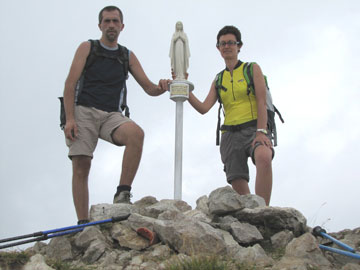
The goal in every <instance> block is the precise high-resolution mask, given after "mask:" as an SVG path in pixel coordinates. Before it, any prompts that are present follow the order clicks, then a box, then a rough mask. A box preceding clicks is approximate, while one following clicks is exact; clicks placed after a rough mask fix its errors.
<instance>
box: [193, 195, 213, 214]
mask: <svg viewBox="0 0 360 270" xmlns="http://www.w3.org/2000/svg"><path fill="white" fill-rule="evenodd" d="M195 209H196V210H199V211H201V212H203V213H204V214H205V215H207V216H209V215H210V211H209V198H208V197H207V196H206V195H204V196H201V197H200V198H199V199H197V200H196V208H195Z"/></svg>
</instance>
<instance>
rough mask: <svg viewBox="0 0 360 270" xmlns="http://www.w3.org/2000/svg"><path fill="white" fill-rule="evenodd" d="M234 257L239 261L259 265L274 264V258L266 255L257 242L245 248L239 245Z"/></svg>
mask: <svg viewBox="0 0 360 270" xmlns="http://www.w3.org/2000/svg"><path fill="white" fill-rule="evenodd" d="M234 259H235V260H236V261H238V262H241V263H247V264H250V265H256V266H260V267H268V266H272V265H273V264H274V260H273V259H271V258H269V257H268V256H267V255H266V253H265V251H264V249H263V248H262V247H261V246H260V245H259V244H256V245H254V246H252V247H247V248H244V247H241V248H240V249H239V251H238V252H237V253H236V254H235V255H234Z"/></svg>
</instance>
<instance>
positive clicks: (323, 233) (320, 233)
mask: <svg viewBox="0 0 360 270" xmlns="http://www.w3.org/2000/svg"><path fill="white" fill-rule="evenodd" d="M313 234H314V235H315V236H322V237H325V238H327V239H329V240H331V241H333V242H334V243H335V244H336V245H338V246H340V247H342V248H344V249H346V250H348V251H350V252H352V253H355V252H356V250H355V249H353V248H352V247H350V246H348V245H346V244H344V243H342V242H340V241H339V240H337V239H335V238H334V237H331V236H330V235H328V234H327V233H326V231H325V230H324V229H323V228H321V227H320V226H316V227H315V228H314V229H313Z"/></svg>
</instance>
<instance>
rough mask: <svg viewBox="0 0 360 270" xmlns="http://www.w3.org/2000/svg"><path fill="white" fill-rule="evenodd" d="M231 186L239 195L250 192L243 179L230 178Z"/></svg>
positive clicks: (246, 182)
mask: <svg viewBox="0 0 360 270" xmlns="http://www.w3.org/2000/svg"><path fill="white" fill-rule="evenodd" d="M231 186H232V188H233V189H234V190H235V191H236V192H237V193H239V194H240V195H246V194H250V189H249V184H248V181H246V180H245V179H235V180H232V181H231Z"/></svg>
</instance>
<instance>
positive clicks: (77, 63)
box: [64, 41, 91, 140]
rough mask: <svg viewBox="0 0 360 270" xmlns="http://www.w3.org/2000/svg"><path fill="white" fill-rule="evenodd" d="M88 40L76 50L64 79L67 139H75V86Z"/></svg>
mask: <svg viewBox="0 0 360 270" xmlns="http://www.w3.org/2000/svg"><path fill="white" fill-rule="evenodd" d="M90 47H91V45H90V42H88V41H85V42H83V43H81V44H80V46H79V47H78V49H77V50H76V53H75V56H74V59H73V62H72V64H71V67H70V71H69V75H68V76H67V78H66V81H65V89H64V107H65V114H66V124H65V129H64V131H65V136H66V138H67V139H70V140H75V138H76V136H77V133H78V131H77V126H76V122H75V118H74V107H75V104H74V103H75V87H76V83H77V81H78V80H79V78H80V76H81V73H82V71H83V69H84V67H85V63H86V58H87V57H88V55H89V52H90Z"/></svg>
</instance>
